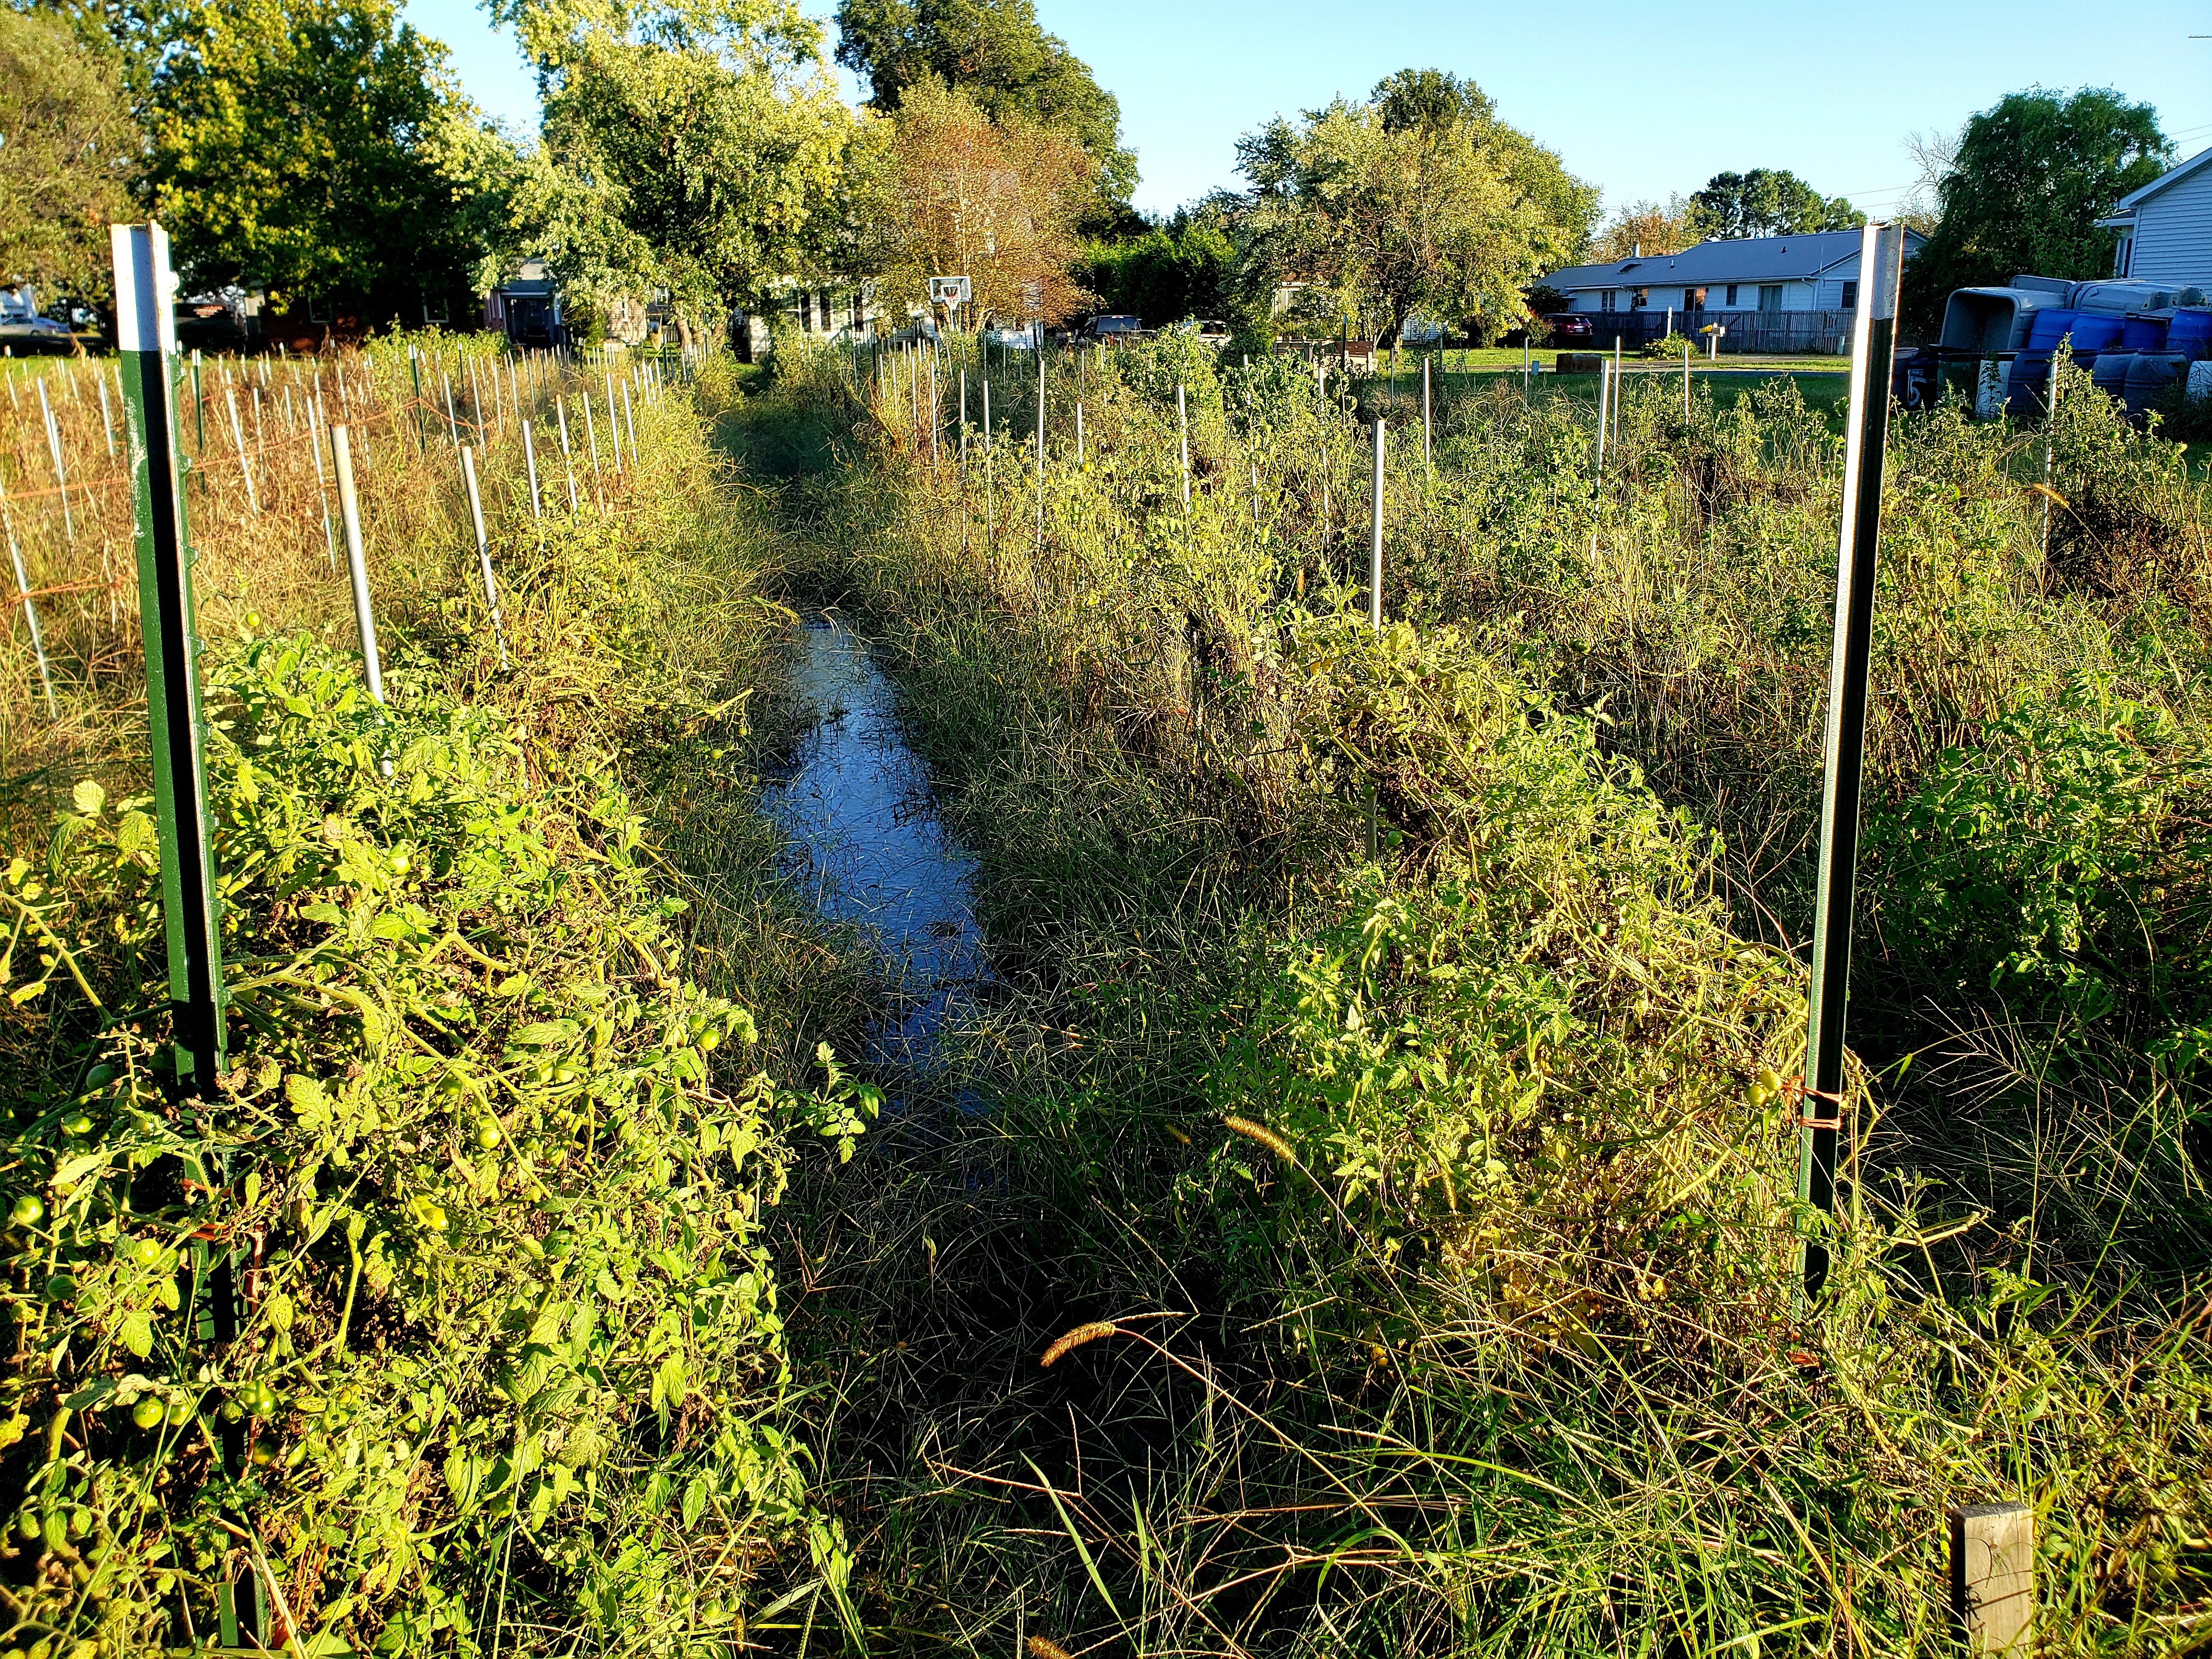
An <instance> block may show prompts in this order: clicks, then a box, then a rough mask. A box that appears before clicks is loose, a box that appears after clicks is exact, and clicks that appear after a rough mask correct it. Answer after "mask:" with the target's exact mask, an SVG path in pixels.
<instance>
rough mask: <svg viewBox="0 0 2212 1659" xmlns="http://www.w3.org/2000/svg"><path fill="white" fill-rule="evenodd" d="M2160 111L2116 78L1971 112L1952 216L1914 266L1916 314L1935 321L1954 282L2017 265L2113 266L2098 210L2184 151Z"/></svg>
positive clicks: (1946, 203) (1912, 306) (1950, 185)
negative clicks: (2127, 92)
mask: <svg viewBox="0 0 2212 1659" xmlns="http://www.w3.org/2000/svg"><path fill="white" fill-rule="evenodd" d="M2173 158H2174V148H2173V146H2172V143H2169V142H2168V141H2167V140H2166V137H2165V135H2164V134H2162V133H2161V132H2160V131H2159V126H2158V112H2157V111H2156V110H2154V109H2153V108H2152V107H2151V106H2149V105H2148V104H2131V103H2130V102H2129V101H2128V100H2126V99H2124V98H2123V97H2121V96H2120V95H2119V94H2118V93H2116V92H2113V91H2112V90H2111V89H2110V88H2103V87H2089V88H2083V89H2082V90H2081V91H2079V92H2076V93H2075V94H2073V95H2072V96H2071V97H2067V96H2064V95H2063V94H2059V93H2056V92H2050V91H2046V90H2045V89H2044V88H2033V89H2031V90H2029V91H2027V92H2015V93H2013V94H2010V95H2008V97H2006V98H2004V99H2003V100H2001V101H2000V102H1999V103H1998V104H1997V105H1996V107H1995V108H1993V109H1987V110H1984V111H1982V112H1980V113H1978V114H1977V115H1975V116H1973V117H1972V118H1970V119H1969V120H1968V121H1967V123H1966V131H1964V132H1962V133H1961V134H1960V136H1959V139H1958V142H1957V145H1956V147H1955V149H1954V150H1953V151H1952V153H1951V155H1950V156H1949V158H1948V161H1949V166H1948V171H1947V172H1945V173H1943V175H1942V180H1941V182H1940V183H1939V184H1938V185H1937V186H1936V201H1937V203H1938V204H1939V205H1940V207H1941V209H1942V221H1941V222H1940V223H1939V224H1938V225H1937V227H1936V234H1934V235H1933V236H1931V237H1930V238H1929V240H1928V245H1927V246H1925V247H1923V248H1922V249H1921V250H1920V252H1918V254H1917V255H1916V256H1914V258H1913V259H1912V261H1911V264H1908V265H1906V266H1905V314H1906V317H1907V319H1908V320H1910V321H1911V322H1914V323H1917V325H1920V326H1921V327H1923V328H1926V327H1931V326H1933V325H1936V323H1938V322H1940V320H1941V319H1942V307H1943V301H1944V298H1945V296H1947V295H1948V294H1949V293H1950V291H1951V290H1952V289H1954V288H1975V287H1980V286H1983V285H1985V284H1988V283H2002V282H2005V281H2007V280H2008V279H2009V278H2010V277H2011V276H2013V275H2014V274H2015V272H2019V271H2033V272H2035V273H2036V274H2037V275H2039V276H2058V277H2065V278H2071V279H2079V278H2083V277H2089V276H2105V275H2106V274H2107V273H2108V272H2110V271H2111V270H2112V240H2113V233H2112V232H2111V231H2109V230H2100V229H2098V228H2097V225H2096V221H2097V220H2098V218H2099V217H2100V216H2102V215H2104V214H2106V213H2108V212H2110V211H2111V210H2112V204H2113V203H2114V202H2116V201H2118V199H2119V198H2120V197H2123V196H2124V195H2126V194H2127V193H2128V192H2129V191H2131V190H2135V189H2137V188H2139V187H2141V186H2142V185H2147V184H2148V183H2149V182H2150V181H2151V180H2152V179H2155V178H2157V177H2158V176H2159V174H2160V173H2163V172H2165V171H2166V168H2167V167H2171V166H2172V163H2173Z"/></svg>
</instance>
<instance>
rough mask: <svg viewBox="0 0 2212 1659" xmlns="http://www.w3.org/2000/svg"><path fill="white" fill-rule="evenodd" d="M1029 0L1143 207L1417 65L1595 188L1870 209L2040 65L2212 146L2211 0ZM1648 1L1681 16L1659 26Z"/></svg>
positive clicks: (466, 54) (464, 55)
mask: <svg viewBox="0 0 2212 1659" xmlns="http://www.w3.org/2000/svg"><path fill="white" fill-rule="evenodd" d="M811 9H817V10H818V11H819V12H820V13H821V14H822V15H825V16H826V15H828V14H829V10H830V9H831V8H830V7H829V6H827V5H824V6H819V7H815V8H811ZM1037 10H1038V14H1039V15H1040V16H1041V17H1042V20H1043V21H1044V25H1045V27H1047V28H1048V29H1050V30H1052V31H1053V32H1054V33H1056V34H1058V35H1060V37H1061V38H1062V39H1064V40H1066V42H1067V43H1068V45H1069V46H1071V47H1073V49H1074V51H1075V52H1076V53H1077V54H1078V55H1079V57H1081V58H1084V59H1085V61H1086V62H1088V63H1089V64H1090V65H1091V68H1092V70H1094V71H1095V72H1096V73H1097V76H1098V79H1099V81H1100V82H1101V83H1102V84H1103V85H1104V86H1105V88H1107V89H1108V90H1109V92H1111V93H1113V94H1115V97H1117V98H1119V99H1120V100H1121V127H1122V134H1123V137H1124V140H1125V141H1126V142H1127V143H1129V144H1130V145H1131V147H1132V148H1133V149H1135V150H1136V152H1137V159H1138V163H1139V167H1140V168H1141V169H1142V172H1143V175H1144V182H1143V183H1142V185H1139V189H1138V192H1137V205H1138V206H1139V207H1141V208H1145V209H1147V210H1168V209H1172V208H1174V207H1175V206H1176V205H1177V204H1180V203H1183V202H1187V201H1189V200H1192V199H1194V197H1199V196H1201V195H1203V194H1204V193H1205V192H1206V191H1208V190H1209V189H1212V188H1213V187H1214V186H1216V185H1234V184H1235V183H1236V182H1237V179H1236V176H1235V167H1236V158H1235V145H1236V142H1237V137H1238V136H1239V135H1240V134H1242V133H1244V132H1248V131H1250V130H1251V129H1253V128H1254V127H1255V126H1257V125H1259V124H1260V123H1261V122H1262V121H1264V120H1266V119H1267V118H1268V117H1270V116H1272V115H1274V114H1277V113H1281V112H1290V111H1294V110H1298V109H1308V108H1312V107H1314V106H1316V105H1319V104H1324V103H1326V102H1328V100H1330V99H1331V98H1333V97H1334V96H1336V95H1337V94H1346V95H1347V96H1352V97H1358V96H1361V95H1363V94H1365V92H1366V91H1367V89H1368V88H1370V87H1371V86H1372V85H1373V84H1374V83H1375V82H1376V81H1378V80H1380V79H1381V78H1382V77H1383V76H1385V75H1387V74H1389V72H1390V71H1391V70H1395V69H1401V68H1404V67H1406V66H1407V65H1408V64H1411V65H1413V66H1416V67H1422V68H1427V67H1436V68H1440V69H1447V70H1451V71H1452V72H1454V73H1455V74H1457V75H1462V76H1470V77H1472V78H1473V79H1474V81H1476V82H1478V83H1480V85H1481V86H1482V88H1484V90H1486V92H1488V93H1489V94H1491V95H1492V97H1494V98H1496V99H1497V100H1498V111H1499V113H1500V114H1502V115H1503V116H1504V118H1506V119H1507V120H1510V121H1511V122H1513V123H1514V124H1515V125H1517V126H1520V127H1523V128H1525V129H1526V130H1528V131H1529V132H1531V133H1533V134H1534V135H1535V137H1537V138H1538V139H1539V140H1540V141H1541V142H1542V143H1546V144H1548V145H1550V146H1551V147H1552V148H1553V149H1556V150H1558V151H1559V153H1560V154H1561V155H1563V156H1564V157H1565V160H1566V163H1567V166H1568V167H1570V168H1571V170H1572V171H1574V172H1575V173H1577V174H1579V175H1580V176H1581V177H1583V178H1584V179H1588V180H1589V181H1590V182H1591V183H1593V184H1595V185H1598V186H1599V187H1600V188H1601V189H1602V190H1603V191H1604V192H1605V197H1606V201H1607V204H1608V205H1612V204H1619V203H1621V202H1624V201H1631V200H1635V199H1637V198H1639V197H1659V198H1664V197H1666V196H1667V194H1668V192H1669V191H1683V192H1685V193H1686V192H1688V191H1692V190H1694V189H1696V188H1697V187H1698V186H1699V185H1702V184H1703V183H1704V182H1705V180H1706V179H1708V178H1710V177H1711V175H1712V174H1714V173H1718V172H1722V171H1723V170H1729V169H1733V170H1735V171H1738V172H1741V171H1743V170H1745V169H1747V168H1750V167H1788V168H1790V169H1791V170H1792V171H1794V172H1796V173H1798V174H1800V175H1801V176H1802V177H1803V178H1804V179H1807V180H1808V182H1809V183H1811V184H1812V185H1814V186H1816V187H1817V188H1818V189H1819V190H1820V191H1822V192H1823V193H1824V194H1826V195H1831V196H1834V195H1844V196H1849V197H1850V198H1851V199H1852V200H1853V201H1854V202H1856V203H1857V204H1859V206H1861V207H1862V208H1864V209H1866V210H1868V211H1869V212H1871V213H1874V214H1875V215H1877V216H1879V215H1880V214H1881V212H1882V211H1883V210H1886V209H1887V208H1889V207H1891V206H1893V204H1895V202H1896V200H1897V199H1898V197H1899V195H1900V194H1901V193H1902V192H1903V191H1904V190H1905V187H1906V186H1907V185H1910V184H1911V180H1912V178H1913V166H1912V163H1911V160H1910V159H1909V157H1908V156H1907V155H1906V152H1905V143H1904V141H1905V135H1906V134H1907V133H1910V132H1912V131H1916V130H1919V131H1927V130H1931V129H1942V130H1947V131H1955V130H1956V129H1957V127H1958V126H1959V125H1960V123H1961V122H1962V121H1963V120H1964V119H1965V118H1966V117H1967V116H1968V115H1969V114H1971V113H1972V112H1974V111H1975V110H1978V109H1984V108H1986V107H1988V106H1990V104H1993V103H1995V102H1996V100H1998V99H1999V98H2001V97H2002V96H2003V95H2004V94H2006V93H2008V92H2012V91H2016V90H2018V89H2020V88H2024V87H2029V86H2034V85H2038V84H2040V85H2044V86H2049V87H2056V88H2069V89H2070V88H2075V87H2079V86H2110V87H2113V88H2118V90H2119V91H2120V92H2121V93H2123V94H2125V95H2126V96H2128V97H2130V98H2132V99H2136V100H2147V101H2148V102H2149V103H2151V104H2154V105H2155V106H2157V109H2158V112H2159V116H2160V120H2161V122H2162V123H2163V125H2164V126H2165V129H2166V133H2167V135H2168V136H2169V137H2173V138H2174V139H2175V140H2176V141H2177V142H2178V143H2179V145H2180V148H2181V151H2182V154H2183V155H2194V154H2195V153H2196V152H2197V151H2198V150H2200V149H2205V148H2207V147H2212V40H2191V39H2189V38H2188V37H2189V36H2191V35H2193V34H2195V35H2212V0H2186V3H2180V0H2137V3H2134V4H2131V5H2128V6H2125V7H2124V8H2122V9H2121V10H2120V11H2119V12H2117V13H2100V12H2097V11H2095V10H2094V9H2092V10H2090V11H2087V12H2085V11H2084V10H2083V9H2082V8H2081V5H2080V4H2079V3H2078V0H2068V3H2057V0H2008V3H2006V4H2003V5H1995V4H1984V5H1973V6H1967V5H1959V4H1955V3H1950V0H1917V3H1905V0H1859V3H1857V4H1855V5H1845V4H1837V3H1831V4H1827V5H1789V6H1771V5H1768V6H1754V5H1745V4H1735V5H1730V4H1724V3H1713V0H1705V3H1700V4H1697V5H1692V6H1687V7H1683V8H1680V9H1673V8H1668V7H1663V6H1652V5H1650V4H1648V3H1647V4H1644V5H1628V4H1617V3H1613V0H1595V3H1593V0H1584V3H1583V4H1580V5H1577V6H1575V7H1571V8H1570V7H1565V6H1558V5H1530V4H1528V3H1526V0H1522V3H1516V4H1513V5H1498V4H1468V3H1460V4H1449V3H1438V0H1382V3H1374V4H1369V5H1366V6H1364V7H1347V6H1346V5H1344V4H1343V3H1342V0H1337V3H1334V4H1328V5H1324V4H1321V3H1317V0H1269V3H1267V4H1265V5H1261V4H1258V3H1253V0H1234V3H1223V0H1213V3H1200V4H1192V3H1188V0H1180V3H1171V0H1115V3H1113V4H1110V5H1109V4H1098V3H1091V0H1038V3H1037ZM1655 13H1671V14H1672V15H1674V16H1675V17H1677V18H1683V19H1688V20H1690V21H1673V22H1669V23H1668V24H1666V25H1665V26H1663V27H1654V26H1653V25H1652V24H1651V23H1650V21H1647V20H1649V19H1650V17H1651V16H1652V15H1654V14H1655ZM407 16H408V19H409V21H411V22H413V23H414V24H415V25H416V27H418V28H420V29H422V31H423V32H424V33H428V34H431V35H435V37H437V38H438V39H439V40H443V41H445V42H446V44H447V46H449V47H450V48H451V49H452V52H453V63H454V67H455V68H456V69H457V70H459V74H460V76H461V79H462V81H463V82H464V84H465V85H466V86H467V88H468V89H469V91H470V93H471V95H472V96H474V97H475V99H476V100H477V102H478V103H480V104H482V105H483V106H484V107H485V108H486V109H487V110H489V112H491V113H493V114H494V115H495V116H498V117H500V118H503V119H505V120H507V121H508V122H509V123H511V124H512V125H515V126H516V127H518V128H519V129H520V130H522V131H530V130H532V128H534V126H535V123H536V108H537V105H536V92H535V85H534V82H533V81H532V77H531V76H530V74H529V72H528V70H526V69H525V68H524V66H523V64H522V63H521V61H520V58H519V57H518V55H517V54H516V52H515V51H514V48H513V43H512V41H511V40H509V39H507V37H504V36H501V35H496V34H495V33H493V32H492V30H491V29H490V28H489V26H488V25H487V24H486V22H485V21H484V16H483V11H482V10H481V9H479V8H478V7H477V6H476V5H474V4H472V3H471V0H408V5H407ZM841 78H842V79H843V80H844V82H845V85H846V89H847V93H848V96H849V95H853V93H854V88H853V84H852V81H851V77H849V76H842V77H841Z"/></svg>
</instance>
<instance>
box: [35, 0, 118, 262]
mask: <svg viewBox="0 0 2212 1659" xmlns="http://www.w3.org/2000/svg"><path fill="white" fill-rule="evenodd" d="M89 45H90V47H91V50H90V51H89V52H88V42H86V41H85V40H83V39H82V37H81V36H80V35H79V34H77V33H75V32H73V31H72V30H71V29H70V27H69V26H68V24H67V23H65V22H64V21H62V20H60V19H58V18H55V17H52V16H41V15H32V14H26V13H23V12H20V11H15V10H10V9H0V283H6V284H8V285H9V286H13V285H14V284H16V283H34V284H36V285H38V286H39V287H40V288H55V287H58V288H63V289H70V290H72V291H74V292H76V293H78V294H81V295H99V294H102V293H105V292H106V291H107V289H109V288H110V286H111V285H112V280H111V276H110V272H109V267H108V252H107V227H108V225H109V223H110V222H112V221H115V220H118V219H123V218H125V217H128V216H129V211H130V206H131V194H130V185H131V178H132V176H133V174H134V173H136V171H137V165H138V161H139V155H140V152H141V150H142V149H143V139H142V137H140V135H139V132H138V129H137V124H136V123H134V122H133V121H132V120H131V111H130V107H129V106H128V105H127V104H126V103H125V101H124V98H123V94H122V92H121V90H120V88H119V87H118V81H119V78H120V76H119V66H118V64H115V63H114V62H113V61H112V60H113V52H112V49H106V48H105V45H104V42H100V41H99V40H94V41H93V42H91V43H89ZM95 54H96V55H95Z"/></svg>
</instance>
